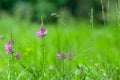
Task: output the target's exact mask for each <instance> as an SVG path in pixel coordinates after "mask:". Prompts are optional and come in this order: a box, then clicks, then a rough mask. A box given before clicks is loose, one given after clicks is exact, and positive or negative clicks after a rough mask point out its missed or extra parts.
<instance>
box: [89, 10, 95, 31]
mask: <svg viewBox="0 0 120 80" xmlns="http://www.w3.org/2000/svg"><path fill="white" fill-rule="evenodd" d="M90 23H91V27H92V29H93V24H94V22H93V8H91V11H90Z"/></svg>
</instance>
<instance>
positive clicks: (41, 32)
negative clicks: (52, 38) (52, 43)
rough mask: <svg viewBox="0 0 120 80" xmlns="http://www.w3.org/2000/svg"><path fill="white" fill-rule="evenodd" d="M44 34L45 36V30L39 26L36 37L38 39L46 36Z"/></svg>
mask: <svg viewBox="0 0 120 80" xmlns="http://www.w3.org/2000/svg"><path fill="white" fill-rule="evenodd" d="M46 34H47V30H46V29H43V27H42V26H41V27H40V31H39V32H37V37H38V38H42V37H44V36H46Z"/></svg>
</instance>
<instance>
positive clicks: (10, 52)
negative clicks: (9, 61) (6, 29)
mask: <svg viewBox="0 0 120 80" xmlns="http://www.w3.org/2000/svg"><path fill="white" fill-rule="evenodd" d="M13 45H14V41H13V40H12V41H10V40H9V41H8V43H7V44H6V45H5V49H6V53H7V54H13V53H14V50H13V48H12V46H13ZM14 57H15V59H17V60H18V59H20V54H16V55H15V56H14Z"/></svg>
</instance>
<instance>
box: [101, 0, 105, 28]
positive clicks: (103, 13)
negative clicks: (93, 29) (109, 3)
mask: <svg viewBox="0 0 120 80" xmlns="http://www.w3.org/2000/svg"><path fill="white" fill-rule="evenodd" d="M101 7H102V17H103V22H104V26H105V24H106V22H105V11H104V5H103V0H101Z"/></svg>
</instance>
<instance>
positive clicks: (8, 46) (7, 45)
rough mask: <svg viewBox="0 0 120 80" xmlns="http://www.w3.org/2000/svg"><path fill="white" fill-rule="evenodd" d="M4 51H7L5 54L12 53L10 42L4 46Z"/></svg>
mask: <svg viewBox="0 0 120 80" xmlns="http://www.w3.org/2000/svg"><path fill="white" fill-rule="evenodd" d="M5 49H6V51H7V54H10V53H12V47H11V45H10V41H9V42H8V43H7V44H6V45H5Z"/></svg>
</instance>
